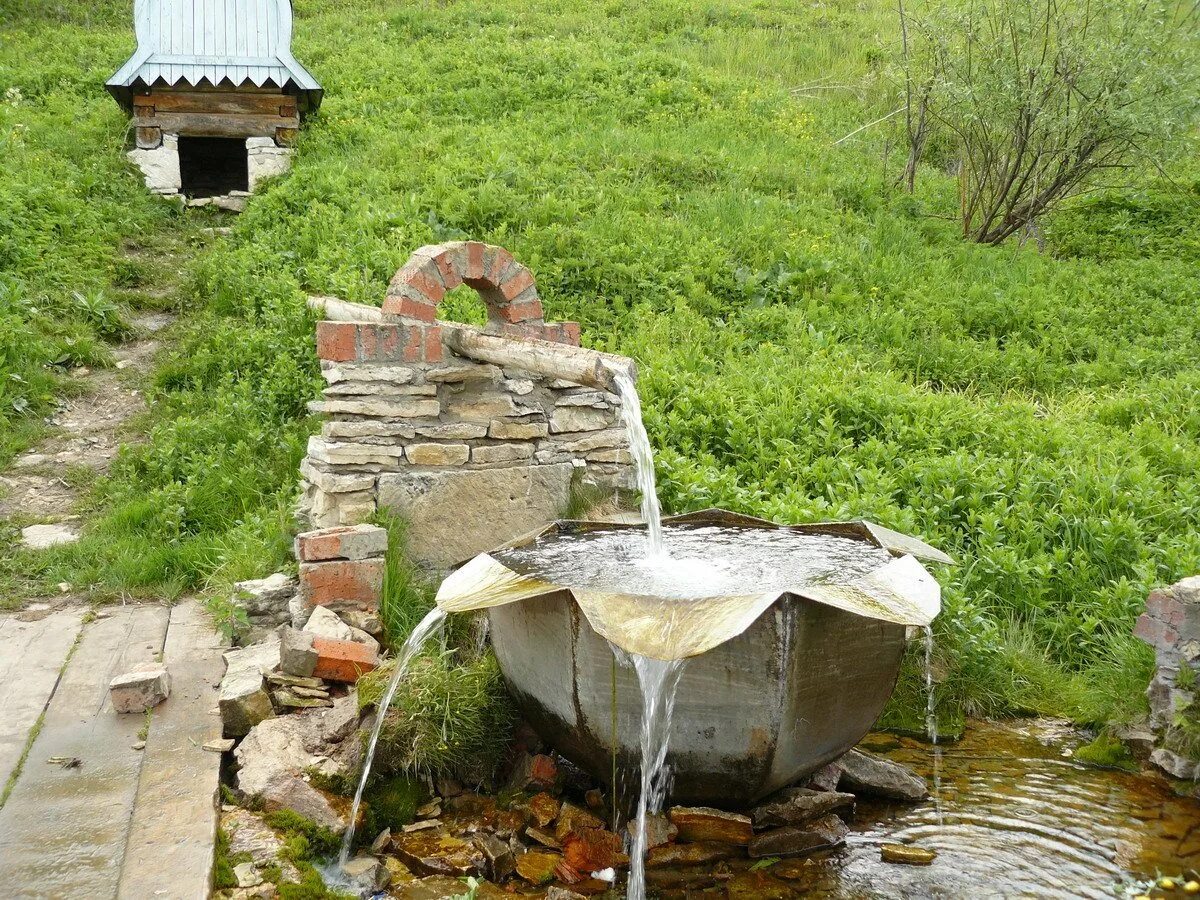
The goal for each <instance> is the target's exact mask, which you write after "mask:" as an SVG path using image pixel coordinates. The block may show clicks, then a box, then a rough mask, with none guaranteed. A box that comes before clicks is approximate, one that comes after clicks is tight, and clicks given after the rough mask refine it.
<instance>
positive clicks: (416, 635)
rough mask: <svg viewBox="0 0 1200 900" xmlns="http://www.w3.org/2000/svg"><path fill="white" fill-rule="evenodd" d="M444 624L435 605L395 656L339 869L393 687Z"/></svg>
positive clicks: (349, 842)
mask: <svg viewBox="0 0 1200 900" xmlns="http://www.w3.org/2000/svg"><path fill="white" fill-rule="evenodd" d="M445 621H446V614H445V613H444V612H442V611H441V610H440V609H438V608H437V607H436V606H435V607H434V608H433V609H431V610H430V611H429V613H428V614H427V615H426V616H425V618H424V619H422V620H421V622H420V623H419V624H418V625H417V627H416V628H414V629H413V630H412V634H410V635H409V636H408V640H406V641H405V642H404V646H402V647H401V648H400V652H399V653H398V654H396V668H395V669H394V670H393V671H392V678H391V680H390V681H389V682H388V686H387V690H386V691H384V694H383V699H382V700H381V701H380V702H379V709H378V710H376V712H375V727H374V728H373V729H371V740H370V742H369V743H368V744H367V755H366V757H365V758H364V760H363V771H362V777H361V778H359V780H358V790H356V791H355V792H354V803H353V805H351V807H350V824H349V825H348V826H347V827H346V835H345V837H344V838H343V839H342V852H341V853H340V854H339V855H338V868H339V869H341V867H342V866H344V865H346V862H347V861H348V860H349V859H350V852H351V851H352V850H353V849H354V824H355V822H356V821H358V808H359V807H360V806H361V805H362V796H363V791H364V790H365V789H366V787H367V778H368V777H369V776H370V774H371V763H372V762H373V761H374V759H375V746H376V744H378V743H379V734H380V732H382V731H383V719H384V715H385V714H386V713H387V711H388V707H389V706H391V704H392V698H393V697H394V696H396V688H397V687H398V686H399V684H400V679H401V678H403V677H404V673H405V672H407V671H408V666H409V663H411V662H412V660H413V657H414V656H416V655H417V653H418V652H419V651H420V649H421V647H423V646H424V645H425V642H426V641H427V640H429V639H430V638H431V637H433V636H434V635H435V634H438V633H440V632H441V630H442V625H443V624H444V623H445Z"/></svg>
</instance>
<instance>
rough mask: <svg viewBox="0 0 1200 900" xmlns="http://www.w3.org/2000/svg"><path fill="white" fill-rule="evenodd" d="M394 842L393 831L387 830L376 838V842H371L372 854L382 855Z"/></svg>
mask: <svg viewBox="0 0 1200 900" xmlns="http://www.w3.org/2000/svg"><path fill="white" fill-rule="evenodd" d="M391 842H392V829H390V828H385V829H383V831H381V832H379V834H377V835H376V836H375V840H373V841H371V852H372V853H382V852H383V851H384V850H385V849H387V845H388V844H390V843H391Z"/></svg>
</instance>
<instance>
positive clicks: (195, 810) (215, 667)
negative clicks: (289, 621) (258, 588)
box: [117, 600, 225, 900]
mask: <svg viewBox="0 0 1200 900" xmlns="http://www.w3.org/2000/svg"><path fill="white" fill-rule="evenodd" d="M222 643H223V642H222V640H221V636H220V635H219V634H217V632H216V630H215V629H214V628H213V625H212V618H211V617H210V616H209V615H208V613H207V612H206V611H205V610H204V608H203V607H202V606H201V605H200V603H199V602H198V601H196V600H187V601H185V602H183V603H181V604H179V605H178V606H176V607H175V608H174V609H172V610H171V622H170V625H169V626H168V628H167V643H166V649H165V650H164V652H163V660H164V662H165V663H166V666H167V671H168V672H170V673H171V696H170V697H169V698H168V699H167V700H166V701H165V702H164V703H163V704H162V705H160V706H159V707H158V708H156V709H155V711H154V718H153V721H152V722H151V726H150V735H149V737H148V738H147V739H146V751H145V762H144V763H143V765H142V772H141V777H140V779H139V782H138V792H137V800H136V802H135V803H134V807H133V821H132V823H131V825H130V828H129V841H128V844H127V848H126V851H125V863H124V866H123V867H122V870H121V882H120V887H119V889H118V892H117V894H118V896H120V897H153V896H155V895H156V893H158V892H160V891H161V890H162V889H163V883H164V874H165V873H170V874H169V879H168V880H169V884H170V895H171V897H173V898H195V900H205V898H207V897H208V893H209V882H210V879H211V876H212V864H213V847H214V845H215V843H216V839H217V818H218V813H217V810H218V807H219V796H220V791H219V785H220V777H221V754H220V753H213V752H210V751H207V750H204V749H203V747H204V744H205V743H207V742H208V741H215V740H219V739H220V738H221V713H220V710H219V708H218V705H217V695H218V686H219V685H220V683H221V676H222V675H223V674H224V673H225V661H224V659H223V658H222V656H221V653H222V649H223V647H222Z"/></svg>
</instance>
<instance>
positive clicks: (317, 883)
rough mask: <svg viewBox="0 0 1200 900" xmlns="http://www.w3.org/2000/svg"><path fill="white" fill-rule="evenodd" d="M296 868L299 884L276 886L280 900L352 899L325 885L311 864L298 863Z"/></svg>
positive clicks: (285, 883)
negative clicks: (298, 873)
mask: <svg viewBox="0 0 1200 900" xmlns="http://www.w3.org/2000/svg"><path fill="white" fill-rule="evenodd" d="M296 868H297V869H298V870H299V872H300V882H299V884H292V883H290V882H284V883H283V884H280V885H278V891H279V898H280V900H343V898H352V897H353V895H352V894H346V893H343V892H341V891H335V890H331V889H330V888H329V887H327V886H326V884H325V879H323V878H322V877H321V873H320V872H318V871H317V870H316V869H315V868H313V866H312V864H311V863H299V864H297V866H296Z"/></svg>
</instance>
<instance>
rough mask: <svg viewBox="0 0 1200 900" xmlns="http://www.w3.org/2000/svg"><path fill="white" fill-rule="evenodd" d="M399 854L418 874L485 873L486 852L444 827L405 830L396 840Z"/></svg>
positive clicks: (397, 853)
mask: <svg viewBox="0 0 1200 900" xmlns="http://www.w3.org/2000/svg"><path fill="white" fill-rule="evenodd" d="M392 846H393V847H394V849H395V853H396V856H397V857H399V859H400V861H401V862H402V863H404V864H405V865H406V866H408V868H409V869H411V870H412V871H413V872H415V873H417V874H418V875H453V876H455V877H462V876H465V875H482V874H483V869H484V856H483V853H482V852H481V851H480V850H479V849H478V848H477V847H475V846H474V845H473V844H471V843H470V842H469V841H465V840H463V839H462V838H459V837H455V836H454V835H451V834H447V833H446V832H445V831H444V830H442V829H440V828H436V829H427V830H423V831H415V832H410V831H407V830H406V831H404V832H403V833H401V834H399V835H396V837H395V838H394V839H393V841H392Z"/></svg>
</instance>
